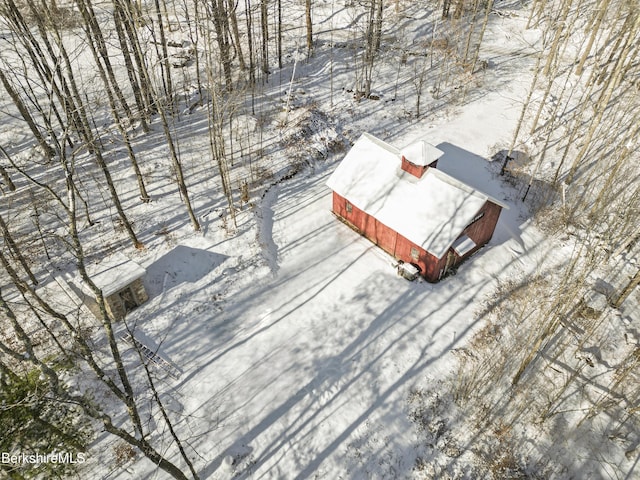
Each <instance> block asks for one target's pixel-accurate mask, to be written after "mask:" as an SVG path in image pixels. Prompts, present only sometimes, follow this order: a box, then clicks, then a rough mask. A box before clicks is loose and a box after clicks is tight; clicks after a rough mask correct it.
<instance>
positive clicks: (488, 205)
mask: <svg viewBox="0 0 640 480" xmlns="http://www.w3.org/2000/svg"><path fill="white" fill-rule="evenodd" d="M501 211H502V207H501V206H499V205H496V204H495V203H493V202H491V201H489V200H487V201H486V202H485V204H484V205H483V207H482V208H481V209H480V210H479V211H478V214H480V213H482V212H484V216H483V217H482V218H481V219H480V220H478V221H476V222H474V223H472V224H471V225H469V226H468V227H467V228H465V229H464V230H463V231H462V233H461V234H460V236H462V235H466V236H468V237H469V238H470V239H471V240H473V241H474V242H475V243H476V245H477V246H476V247H475V248H474V249H473V250H471V251H469V252H467V253H466V254H465V255H463V256H462V257H461V256H459V255H458V254H457V253H455V251H454V250H453V248H450V249H449V252H450V253H452V254H453V255H455V263H454V265H458V264H460V263H462V262H463V261H465V260H466V259H467V258H469V257H470V256H472V255H473V254H474V253H475V252H477V251H478V250H480V249H481V248H482V247H483V246H484V245H486V244H487V243H488V242H489V240H491V237H492V236H493V232H494V231H495V229H496V225H497V223H498V218H499V217H500V212H501ZM444 264H445V265H446V262H444Z"/></svg>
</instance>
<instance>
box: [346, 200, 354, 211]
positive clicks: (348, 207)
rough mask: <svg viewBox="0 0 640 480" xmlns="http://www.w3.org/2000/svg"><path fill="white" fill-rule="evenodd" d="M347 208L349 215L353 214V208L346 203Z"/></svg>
mask: <svg viewBox="0 0 640 480" xmlns="http://www.w3.org/2000/svg"><path fill="white" fill-rule="evenodd" d="M345 206H346V207H347V213H351V212H352V211H353V207H352V206H351V204H350V203H349V202H346V205H345Z"/></svg>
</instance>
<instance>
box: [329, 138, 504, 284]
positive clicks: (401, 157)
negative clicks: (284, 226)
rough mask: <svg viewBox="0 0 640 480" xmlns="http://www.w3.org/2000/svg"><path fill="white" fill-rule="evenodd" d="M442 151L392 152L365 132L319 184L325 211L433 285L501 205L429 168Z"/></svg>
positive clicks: (488, 231)
mask: <svg viewBox="0 0 640 480" xmlns="http://www.w3.org/2000/svg"><path fill="white" fill-rule="evenodd" d="M442 155H443V152H442V151H441V150H439V149H437V148H436V147H434V146H433V145H430V144H428V143H427V142H424V141H420V142H417V143H415V144H412V145H410V146H408V147H406V148H404V149H397V148H395V147H393V146H391V145H389V144H387V143H385V142H383V141H381V140H379V139H377V138H375V137H373V136H372V135H369V134H367V133H365V134H363V135H362V136H361V137H360V138H359V139H358V140H357V141H356V143H355V144H354V145H353V148H352V149H351V150H350V151H349V153H348V154H347V155H346V157H345V158H344V159H343V160H342V162H341V163H340V165H338V167H337V168H336V170H335V172H334V173H333V174H332V175H331V177H330V178H329V180H328V181H327V185H328V186H329V188H331V189H332V190H333V213H335V214H336V215H337V216H338V217H340V218H341V219H342V220H343V221H345V222H346V223H347V224H348V225H350V226H351V227H352V228H353V229H354V230H356V231H357V232H359V233H360V234H362V235H364V236H365V237H367V238H368V239H369V240H371V241H372V242H373V243H375V244H376V245H378V246H379V247H380V248H382V249H383V250H385V251H386V252H388V253H389V254H391V255H393V256H394V257H395V258H396V259H398V260H402V261H404V262H407V263H413V264H415V265H417V266H418V267H419V268H420V273H421V275H422V276H423V277H424V278H425V279H427V280H428V281H430V282H437V281H438V280H439V279H440V278H442V276H443V275H444V274H445V273H446V272H447V271H448V270H449V269H451V268H452V267H454V266H456V265H458V264H459V263H461V262H462V261H463V260H465V259H467V258H468V257H469V256H471V255H472V254H473V253H474V252H475V251H477V250H478V249H480V248H481V247H482V246H483V245H484V244H486V243H487V242H488V241H489V240H490V239H491V237H492V235H493V231H494V230H495V227H496V224H497V223H498V217H499V216H500V212H501V211H502V209H503V208H508V207H507V206H506V205H504V204H503V203H501V202H499V201H498V200H495V199H494V198H491V197H490V196H489V195H487V194H485V193H482V192H480V191H478V190H476V189H474V188H473V187H470V186H469V185H466V184H464V183H462V182H461V181H459V180H456V179H455V178H453V177H451V176H450V175H447V174H446V173H444V172H442V171H440V170H438V169H437V168H436V165H437V162H438V158H440V157H441V156H442Z"/></svg>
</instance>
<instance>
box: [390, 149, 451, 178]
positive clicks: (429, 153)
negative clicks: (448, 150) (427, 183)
mask: <svg viewBox="0 0 640 480" xmlns="http://www.w3.org/2000/svg"><path fill="white" fill-rule="evenodd" d="M442 155H444V152H443V151H442V150H440V149H438V148H436V147H434V146H433V145H431V144H430V143H427V142H425V141H424V140H420V141H419V142H416V143H412V144H411V145H408V146H406V147H405V148H403V149H402V150H400V158H401V161H402V164H401V168H402V170H404V171H405V172H407V173H410V174H411V175H413V176H414V177H416V178H421V177H422V175H424V172H426V171H427V169H428V168H429V167H431V168H436V166H437V165H438V159H439V158H440V157H441V156H442Z"/></svg>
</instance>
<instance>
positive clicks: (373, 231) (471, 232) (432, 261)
mask: <svg viewBox="0 0 640 480" xmlns="http://www.w3.org/2000/svg"><path fill="white" fill-rule="evenodd" d="M347 204H348V202H347V200H346V199H345V198H343V197H341V196H340V195H338V194H337V193H336V192H333V212H334V213H335V214H336V215H338V216H339V217H341V218H342V219H344V220H345V221H346V222H347V223H348V224H350V225H351V227H353V228H354V229H355V230H356V231H357V232H358V233H360V234H362V235H364V236H365V237H367V238H368V239H369V240H371V241H372V242H373V243H375V244H376V245H378V246H379V247H380V248H382V249H383V250H384V251H385V252H387V253H389V254H390V255H392V256H393V257H395V258H396V259H398V260H402V261H403V262H408V263H414V264H416V265H418V266H419V267H420V270H421V272H422V276H423V277H424V278H425V279H426V280H428V281H429V282H437V281H438V280H439V279H440V277H441V276H442V275H443V274H444V273H445V272H444V270H445V268H447V259H448V257H449V256H450V255H452V258H451V261H450V263H449V265H448V267H449V268H451V267H454V266H455V265H458V264H459V263H461V262H462V261H464V260H465V259H467V258H468V257H469V256H471V255H472V254H473V253H474V252H476V251H477V250H479V249H480V248H481V247H482V246H483V245H484V244H486V243H487V242H488V241H489V240H491V237H492V235H493V231H494V230H495V227H496V223H497V222H498V217H499V216H500V211H501V210H502V207H500V206H498V205H496V204H494V203H492V202H490V201H487V202H486V203H485V204H484V205H483V207H482V208H481V209H480V210H479V212H478V214H480V213H484V215H483V216H482V218H480V219H479V220H477V221H476V222H474V223H472V224H471V225H469V226H468V227H467V228H465V229H464V230H463V232H462V233H461V234H460V236H462V235H467V236H468V237H469V238H471V239H472V240H473V241H474V242H475V243H476V245H477V246H476V248H474V249H473V250H471V251H470V252H468V253H467V254H466V255H464V256H463V257H460V256H458V255H457V254H456V253H455V252H454V251H453V248H450V249H449V252H447V254H445V255H444V256H443V257H442V258H440V259H438V258H436V257H435V256H433V255H431V254H430V253H429V252H427V251H426V250H424V249H423V248H422V247H420V246H418V245H416V244H415V243H413V242H411V241H410V240H408V239H407V238H405V237H403V236H402V235H400V234H399V233H397V232H396V231H394V230H392V229H391V228H389V227H387V226H386V225H384V224H382V223H380V222H379V221H378V220H376V219H375V218H373V217H372V216H371V215H369V214H367V213H366V212H364V211H362V210H360V209H359V208H358V207H356V206H355V205H351V211H350V212H348V211H347ZM412 248H415V249H416V250H418V259H417V260H416V259H415V258H413V257H412V256H411V249H412Z"/></svg>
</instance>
